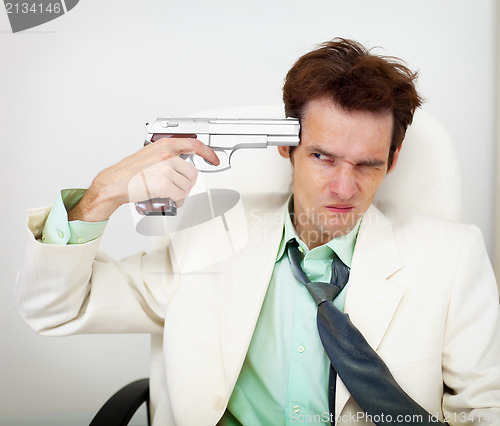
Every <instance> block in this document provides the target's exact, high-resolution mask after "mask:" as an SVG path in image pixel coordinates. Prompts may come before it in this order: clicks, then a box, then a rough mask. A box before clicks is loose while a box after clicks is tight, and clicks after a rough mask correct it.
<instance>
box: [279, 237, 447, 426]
mask: <svg viewBox="0 0 500 426" xmlns="http://www.w3.org/2000/svg"><path fill="white" fill-rule="evenodd" d="M288 258H289V260H290V266H291V269H292V273H293V275H294V277H295V278H296V279H297V280H298V281H299V282H301V283H302V284H304V285H305V286H306V288H307V290H308V291H309V293H310V294H311V296H312V298H313V299H314V301H315V302H316V304H317V305H318V315H317V324H318V332H319V336H320V338H321V342H322V343H323V347H324V348H325V351H326V354H327V355H328V358H329V359H330V362H331V365H330V378H329V386H328V388H329V389H328V400H329V405H330V412H331V413H332V414H333V416H334V417H333V418H335V378H336V373H338V375H339V376H340V378H341V379H342V382H343V383H344V384H345V386H346V388H347V389H348V390H349V392H350V394H351V395H352V397H353V398H354V399H355V400H356V402H357V403H358V405H359V406H360V407H361V408H362V409H363V410H364V411H365V412H366V413H368V415H370V416H371V419H372V421H373V422H374V423H375V424H377V425H381V426H382V425H394V424H398V425H405V424H406V425H415V424H418V425H423V426H426V425H429V426H430V425H436V424H438V425H439V424H443V423H440V422H438V420H437V419H436V418H435V417H433V416H431V415H430V414H429V413H428V412H427V411H426V410H424V409H423V408H422V407H421V406H420V405H419V404H417V403H416V402H415V401H414V400H413V399H411V398H410V397H409V396H408V394H407V393H406V392H405V391H404V390H403V389H401V387H400V386H399V385H398V383H397V382H396V380H395V379H394V377H393V376H392V374H391V372H390V371H389V368H388V367H387V365H386V364H385V363H384V361H383V360H382V359H381V358H380V357H379V356H378V354H377V353H376V352H375V351H374V350H373V349H372V348H371V346H370V345H369V344H368V342H367V341H366V339H365V338H364V337H363V335H362V334H361V333H360V331H359V330H358V329H357V328H356V327H355V326H354V324H353V323H352V322H351V321H350V320H349V316H348V315H347V314H344V313H342V312H340V311H339V310H338V309H337V308H336V307H335V306H334V305H333V303H331V302H332V300H333V299H334V298H335V297H336V296H337V295H338V294H339V293H340V291H341V290H342V288H343V287H344V286H345V284H346V283H347V281H348V279H349V268H348V267H347V266H346V265H344V263H342V261H341V260H340V259H339V257H338V256H337V255H336V254H334V256H333V261H332V279H331V282H330V283H323V282H311V281H310V280H309V278H307V275H306V274H305V272H304V271H303V270H302V268H301V266H300V262H301V260H302V254H301V253H300V251H299V248H298V243H297V241H296V240H295V239H294V240H291V241H289V242H288ZM405 419H411V420H410V421H404V420H405ZM375 420H377V421H375ZM379 420H380V421H379Z"/></svg>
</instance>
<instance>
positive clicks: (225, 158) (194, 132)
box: [136, 118, 300, 216]
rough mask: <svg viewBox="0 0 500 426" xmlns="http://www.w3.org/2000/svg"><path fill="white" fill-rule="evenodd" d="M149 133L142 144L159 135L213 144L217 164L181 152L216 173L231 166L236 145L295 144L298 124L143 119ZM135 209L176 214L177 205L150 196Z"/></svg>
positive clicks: (199, 167)
mask: <svg viewBox="0 0 500 426" xmlns="http://www.w3.org/2000/svg"><path fill="white" fill-rule="evenodd" d="M146 129H147V131H148V134H147V136H146V140H145V142H144V145H149V144H150V143H153V142H155V141H157V140H159V139H162V138H196V139H198V140H200V141H201V142H203V143H204V144H205V145H208V146H209V147H210V148H212V149H213V150H214V151H215V153H216V154H217V156H218V158H219V160H220V164H219V165H218V166H215V165H213V164H211V163H209V162H207V161H206V160H205V159H203V158H202V157H199V156H196V155H193V154H182V155H181V158H184V159H186V160H187V161H189V162H191V163H192V164H193V165H194V166H195V167H196V169H197V170H198V171H199V172H202V173H215V172H222V171H224V170H228V169H230V168H231V156H232V155H233V154H234V152H235V151H236V150H238V149H246V148H250V149H255V148H267V147H268V146H280V145H285V146H297V145H298V144H299V140H300V139H299V134H300V124H299V120H298V119H296V118H285V119H229V118H228V119H217V118H157V119H156V120H155V121H154V122H153V123H152V124H150V123H146ZM136 210H137V212H138V213H140V214H143V215H147V216H175V215H176V214H177V206H176V204H175V201H173V200H171V199H170V198H152V199H149V200H146V201H142V202H139V203H136Z"/></svg>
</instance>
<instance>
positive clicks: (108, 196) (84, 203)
mask: <svg viewBox="0 0 500 426" xmlns="http://www.w3.org/2000/svg"><path fill="white" fill-rule="evenodd" d="M103 181H104V182H106V179H101V178H100V175H99V176H98V177H96V178H95V179H94V182H92V185H91V186H90V188H89V189H88V190H87V191H86V192H85V194H84V196H83V197H82V199H81V200H80V201H79V202H78V203H77V204H76V205H75V206H74V207H73V208H72V209H71V210H70V211H69V212H68V221H74V220H80V221H83V222H101V221H105V220H108V219H109V217H110V216H111V215H112V214H113V213H114V212H115V210H116V209H117V208H118V207H119V206H120V205H121V204H123V202H121V201H120V199H119V197H117V196H115V195H113V193H112V191H111V188H110V187H109V185H106V184H104V183H103Z"/></svg>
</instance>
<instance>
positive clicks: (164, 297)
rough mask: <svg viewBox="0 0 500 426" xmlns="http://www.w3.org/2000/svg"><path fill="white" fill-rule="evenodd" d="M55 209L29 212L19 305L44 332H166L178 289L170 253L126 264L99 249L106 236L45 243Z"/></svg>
mask: <svg viewBox="0 0 500 426" xmlns="http://www.w3.org/2000/svg"><path fill="white" fill-rule="evenodd" d="M49 212H50V208H39V209H34V210H31V211H29V212H28V220H27V229H26V234H27V235H26V246H25V252H24V257H23V262H22V265H21V269H20V272H19V274H18V278H17V283H16V289H15V295H14V303H15V306H16V309H17V310H18V312H19V313H20V315H21V316H22V318H23V319H24V321H25V322H26V323H27V324H28V325H29V326H30V327H31V328H32V329H33V330H35V331H36V332H38V333H40V334H43V335H51V336H60V335H68V334H75V333H161V332H162V328H163V319H164V316H165V315H164V314H165V312H164V310H165V308H166V306H167V305H168V301H169V299H170V297H171V296H172V295H173V294H174V292H175V286H176V280H175V279H174V277H175V275H174V274H173V273H172V270H171V268H170V266H169V265H170V264H171V263H170V262H169V261H168V252H167V251H165V250H163V251H157V252H152V253H150V254H145V253H138V254H136V255H133V256H130V257H128V258H126V259H124V260H122V261H120V262H118V261H115V260H113V259H112V258H111V257H109V256H107V255H106V254H104V253H102V252H100V251H98V247H99V243H100V240H101V238H100V237H99V238H97V239H95V240H92V241H90V242H87V243H83V244H75V245H54V244H43V243H41V241H40V238H41V235H42V231H43V227H44V224H45V221H46V219H47V216H48V214H49Z"/></svg>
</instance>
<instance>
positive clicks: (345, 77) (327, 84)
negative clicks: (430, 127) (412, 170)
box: [283, 38, 423, 167]
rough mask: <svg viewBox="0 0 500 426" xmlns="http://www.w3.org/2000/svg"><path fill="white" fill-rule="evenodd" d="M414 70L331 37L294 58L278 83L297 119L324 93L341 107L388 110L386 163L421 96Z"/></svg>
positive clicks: (288, 112) (288, 113)
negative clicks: (391, 120)
mask: <svg viewBox="0 0 500 426" xmlns="http://www.w3.org/2000/svg"><path fill="white" fill-rule="evenodd" d="M416 79H417V73H416V72H415V73H414V72H412V71H411V70H410V69H408V68H407V67H406V66H405V65H404V64H403V63H402V61H401V60H400V59H398V58H394V57H389V56H377V55H374V54H372V53H370V51H369V50H367V49H365V48H364V47H363V46H362V45H361V44H359V43H357V42H355V41H352V40H346V39H342V38H335V39H334V40H332V41H328V42H326V43H323V44H321V45H320V46H319V48H318V49H316V50H313V51H312V52H309V53H307V54H305V55H304V56H302V57H301V58H299V60H298V61H297V62H296V63H295V64H294V66H293V67H292V68H291V69H290V71H288V74H287V76H286V78H285V84H284V85H283V102H284V103H285V113H286V116H287V117H295V118H299V119H300V118H302V114H303V112H304V107H305V105H306V103H307V102H308V101H310V100H313V99H316V98H319V97H322V96H327V97H330V99H331V100H332V101H333V102H335V103H336V104H337V105H339V106H341V107H342V108H344V109H346V110H351V111H356V110H358V111H372V112H388V111H389V112H392V115H393V117H394V126H393V131H392V141H391V148H390V151H389V160H388V167H390V166H391V164H392V159H393V156H394V152H395V151H396V150H397V149H398V148H399V146H401V143H402V142H403V139H404V136H405V133H406V129H407V127H408V126H409V125H410V124H411V122H412V120H413V113H414V112H415V109H416V108H417V107H419V106H420V105H421V104H422V101H423V100H422V98H421V97H420V96H419V94H418V93H417V90H416V89H415V81H416Z"/></svg>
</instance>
